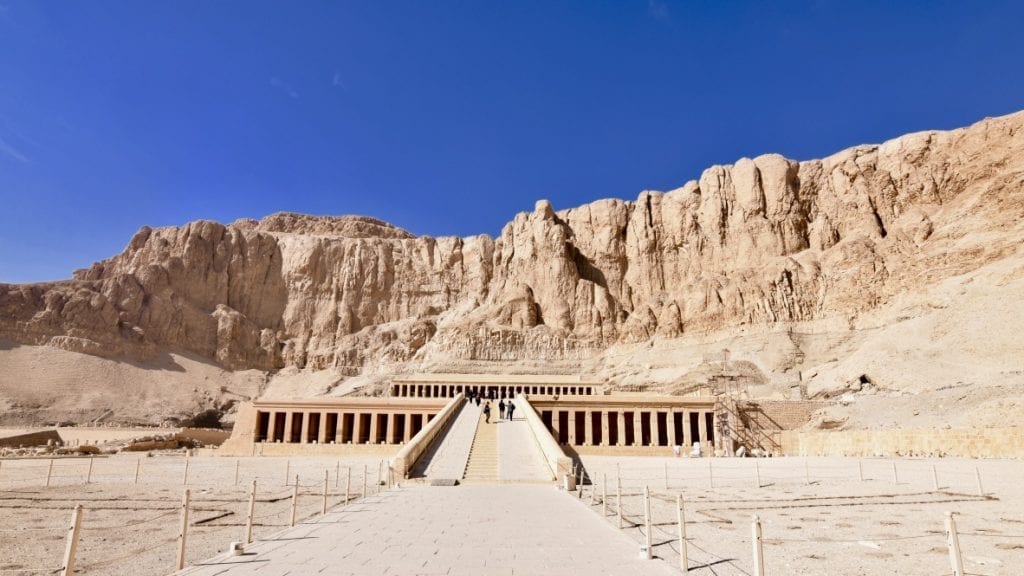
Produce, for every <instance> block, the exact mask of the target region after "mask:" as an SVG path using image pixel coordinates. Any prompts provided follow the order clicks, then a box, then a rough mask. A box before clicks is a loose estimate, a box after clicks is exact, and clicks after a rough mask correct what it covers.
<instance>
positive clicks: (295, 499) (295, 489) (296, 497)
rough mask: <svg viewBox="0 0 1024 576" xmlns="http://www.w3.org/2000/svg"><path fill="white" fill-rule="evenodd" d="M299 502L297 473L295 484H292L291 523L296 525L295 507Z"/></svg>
mask: <svg viewBox="0 0 1024 576" xmlns="http://www.w3.org/2000/svg"><path fill="white" fill-rule="evenodd" d="M298 504H299V475H298V474H296V475H295V486H292V520H291V525H292V526H295V509H296V508H298Z"/></svg>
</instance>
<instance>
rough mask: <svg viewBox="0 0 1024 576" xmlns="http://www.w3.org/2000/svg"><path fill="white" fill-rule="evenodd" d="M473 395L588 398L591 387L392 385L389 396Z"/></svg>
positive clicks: (433, 396)
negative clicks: (531, 395)
mask: <svg viewBox="0 0 1024 576" xmlns="http://www.w3.org/2000/svg"><path fill="white" fill-rule="evenodd" d="M460 393H463V394H466V395H467V396H468V395H469V394H470V393H475V394H478V395H480V396H481V397H484V398H494V399H498V398H512V397H514V396H515V395H516V394H533V395H547V396H589V395H592V394H594V387H593V386H563V385H555V384H524V385H511V384H510V385H487V384H392V385H391V395H392V396H399V397H404V398H408V397H411V398H454V397H455V396H456V395H457V394H460Z"/></svg>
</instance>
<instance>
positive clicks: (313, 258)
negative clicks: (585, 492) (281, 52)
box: [0, 112, 1024, 375]
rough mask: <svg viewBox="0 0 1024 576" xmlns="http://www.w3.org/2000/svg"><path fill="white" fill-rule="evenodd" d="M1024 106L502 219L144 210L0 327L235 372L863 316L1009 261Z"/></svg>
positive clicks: (21, 297) (82, 348)
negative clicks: (496, 227) (126, 233)
mask: <svg viewBox="0 0 1024 576" xmlns="http://www.w3.org/2000/svg"><path fill="white" fill-rule="evenodd" d="M1021 216H1024V112H1022V113H1017V114H1013V115H1010V116H1005V117H1001V118H995V119H987V120H984V121H982V122H979V123H977V124H975V125H973V126H971V127H969V128H964V129H959V130H953V131H950V132H923V133H917V134H910V135H907V136H904V137H901V138H898V139H895V140H891V141H889V142H886V143H884V144H882V145H879V146H858V147H855V148H851V149H848V150H845V151H842V152H840V153H838V154H835V155H833V156H830V157H828V158H825V159H822V160H812V161H806V162H796V161H793V160H789V159H786V158H783V157H781V156H778V155H771V154H770V155H765V156H759V157H757V158H754V159H746V158H744V159H741V160H739V161H738V162H736V163H735V164H734V165H731V166H713V167H711V168H708V169H707V170H705V171H704V173H703V174H702V175H701V176H700V179H699V180H696V181H691V182H687V183H686V184H684V185H683V186H682V187H680V188H678V189H676V190H672V191H669V192H665V193H662V192H642V193H641V194H640V195H639V197H638V198H637V199H636V200H635V201H632V202H628V201H622V200H600V201H597V202H593V203H591V204H587V205H584V206H580V207H578V208H571V209H568V210H563V211H555V210H554V209H553V208H552V207H551V205H550V204H549V203H548V202H547V201H543V200H542V201H540V202H538V203H537V205H536V207H535V209H534V210H533V211H532V212H524V213H521V214H518V215H516V216H515V218H514V219H513V220H512V221H511V222H509V223H508V224H507V225H506V226H505V227H504V229H503V230H502V233H501V236H500V237H498V238H496V239H492V238H490V237H488V236H475V237H469V238H456V237H445V238H431V237H426V236H419V237H417V236H414V235H413V234H410V233H409V232H406V231H404V230H401V229H399V228H396V227H394V226H391V225H389V224H387V223H384V222H381V221H378V220H374V219H372V218H366V217H352V216H348V217H337V218H335V217H314V216H303V215H296V214H275V215H272V216H269V217H267V218H264V219H263V220H260V221H254V220H241V221H238V222H235V223H233V224H230V225H223V224H219V223H216V222H207V221H199V222H193V223H190V224H187V225H185V226H182V227H173V228H160V229H150V228H148V227H144V228H142V229H141V230H140V231H139V232H138V233H137V234H136V235H135V236H134V237H133V238H132V239H131V241H130V242H129V244H128V246H127V248H126V249H125V250H124V252H122V253H121V254H119V255H117V256H114V257H113V258H110V259H109V260H105V261H102V262H98V263H96V264H94V265H93V266H92V267H91V268H89V269H87V270H80V271H77V272H76V273H75V275H74V279H73V280H69V281H65V282H55V283H48V284H32V285H0V339H2V340H9V341H14V342H17V343H20V344H30V345H44V344H47V345H51V346H57V347H60V348H64V349H68V350H74V351H79V352H85V353H88V354H94V355H100V356H107V357H118V358H120V357H127V358H146V357H149V356H152V355H154V354H159V353H163V352H167V351H175V352H182V353H188V354H191V355H197V356H199V357H201V358H205V359H207V360H209V361H212V362H215V363H216V364H218V365H220V366H222V367H224V368H227V369H231V370H238V369H248V368H255V369H260V370H267V371H273V370H278V369H282V368H292V367H297V368H305V369H317V370H319V369H327V368H333V369H336V370H338V371H340V372H341V373H343V374H347V375H357V374H361V373H365V372H380V371H383V372H387V371H389V370H400V369H401V368H402V367H403V366H405V365H406V363H408V362H410V361H416V362H430V361H432V360H437V359H447V360H451V361H461V360H464V361H485V362H491V361H533V360H551V361H561V360H586V359H593V358H596V357H600V355H601V354H602V353H603V352H604V351H605V350H606V349H608V348H609V347H610V346H613V345H619V344H630V343H643V342H648V341H652V340H655V339H662V340H664V339H674V338H680V337H684V336H686V335H696V334H708V333H712V332H714V331H718V330H726V329H734V328H735V327H737V326H766V325H788V324H793V323H801V322H811V321H822V320H827V321H831V322H834V323H839V324H845V325H849V326H853V325H855V324H857V323H858V321H859V319H860V318H861V317H862V315H864V314H865V313H867V312H870V311H872V310H875V309H877V308H879V307H880V306H883V305H885V304H887V303H889V302H891V301H892V300H893V299H894V298H897V297H898V296H899V295H901V294H903V293H905V292H907V291H908V290H917V289H920V288H921V287H922V286H927V285H930V284H935V283H937V282H940V281H942V280H943V279H946V278H950V277H954V276H958V275H961V274H965V273H968V272H970V271H972V270H975V269H978V268H980V267H982V266H984V265H986V264H988V263H991V262H994V261H997V260H1000V259H1006V258H1011V257H1013V258H1019V257H1020V246H1021V239H1022V238H1024V236H1022V234H1021V230H1022V228H1021V226H1022V224H1021V223H1022V218H1021Z"/></svg>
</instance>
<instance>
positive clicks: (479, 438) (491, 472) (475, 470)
mask: <svg viewBox="0 0 1024 576" xmlns="http://www.w3.org/2000/svg"><path fill="white" fill-rule="evenodd" d="M462 480H463V482H474V483H496V482H499V480H500V478H499V476H498V424H497V423H495V422H491V423H490V424H487V423H485V422H484V415H483V414H480V419H479V420H478V421H477V425H476V436H474V437H473V445H472V447H471V448H470V449H469V461H467V462H466V472H465V473H464V474H463V475H462Z"/></svg>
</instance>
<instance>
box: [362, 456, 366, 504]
mask: <svg viewBox="0 0 1024 576" xmlns="http://www.w3.org/2000/svg"><path fill="white" fill-rule="evenodd" d="M362 497H363V498H366V464H363V494H362Z"/></svg>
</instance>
